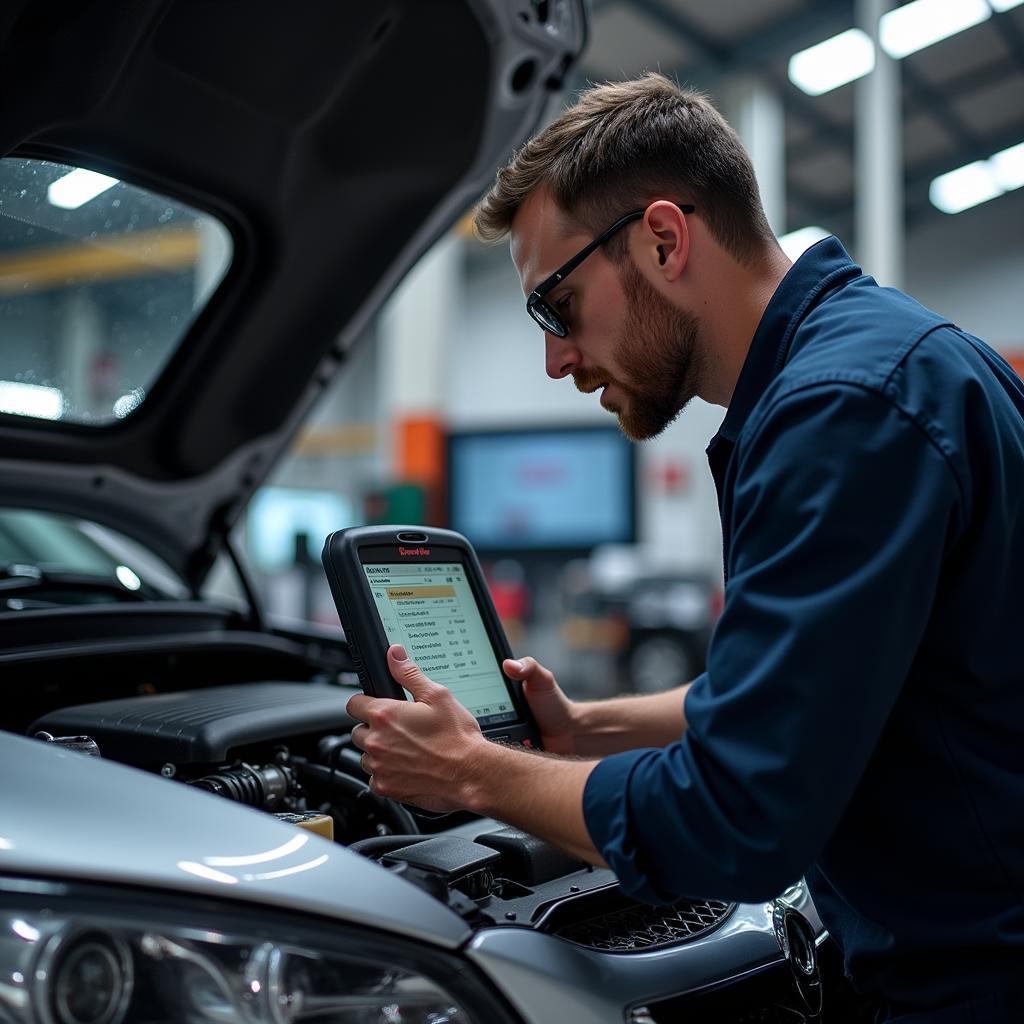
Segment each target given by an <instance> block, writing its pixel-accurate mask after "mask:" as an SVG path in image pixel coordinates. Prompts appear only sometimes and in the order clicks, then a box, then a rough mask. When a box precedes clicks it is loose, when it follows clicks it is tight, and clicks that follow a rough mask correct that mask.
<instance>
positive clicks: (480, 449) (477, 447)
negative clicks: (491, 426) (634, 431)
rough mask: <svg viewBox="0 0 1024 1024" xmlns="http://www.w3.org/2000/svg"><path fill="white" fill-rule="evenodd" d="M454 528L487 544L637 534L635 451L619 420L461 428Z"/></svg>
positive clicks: (534, 546)
mask: <svg viewBox="0 0 1024 1024" xmlns="http://www.w3.org/2000/svg"><path fill="white" fill-rule="evenodd" d="M449 485H450V502H449V516H450V525H451V528H452V529H453V530H457V531H458V532H459V533H462V534H465V535H466V536H467V537H468V538H469V540H470V541H471V542H472V543H473V545H474V546H475V547H476V548H477V549H478V550H482V551H529V550H537V551H553V550H561V551H585V550H589V549H590V548H593V547H594V546H596V545H598V544H625V543H630V542H632V541H633V540H634V539H635V527H634V503H635V494H634V488H635V484H634V451H633V447H632V445H631V444H630V443H629V441H627V440H626V438H625V437H623V436H622V434H621V433H620V432H619V431H618V429H616V428H594V429H562V430H557V429H552V430H543V431H516V432H502V433H480V434H461V435H454V436H452V438H451V439H450V442H449Z"/></svg>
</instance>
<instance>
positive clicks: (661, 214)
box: [641, 199, 690, 281]
mask: <svg viewBox="0 0 1024 1024" xmlns="http://www.w3.org/2000/svg"><path fill="white" fill-rule="evenodd" d="M643 225H644V231H643V238H642V243H641V244H642V245H643V247H644V252H643V253H642V254H641V256H642V258H643V259H644V260H645V262H649V263H650V265H651V267H650V269H652V270H653V271H654V272H655V273H657V274H659V275H660V276H661V277H663V278H664V279H665V280H666V281H674V280H676V278H678V277H679V275H680V274H682V272H683V271H684V270H685V269H686V262H687V260H688V259H689V258H690V232H689V230H688V229H687V226H686V215H685V214H684V213H683V211H682V210H680V209H679V207H678V206H676V204H675V203H670V202H669V201H668V200H667V199H658V200H656V201H655V202H653V203H651V205H650V206H648V207H647V209H646V210H645V211H644V220H643Z"/></svg>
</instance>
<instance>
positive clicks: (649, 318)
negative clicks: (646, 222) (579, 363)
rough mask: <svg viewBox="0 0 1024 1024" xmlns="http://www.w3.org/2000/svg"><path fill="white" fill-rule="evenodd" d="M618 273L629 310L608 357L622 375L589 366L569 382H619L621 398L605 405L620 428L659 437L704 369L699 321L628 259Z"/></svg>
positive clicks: (635, 436)
mask: <svg viewBox="0 0 1024 1024" xmlns="http://www.w3.org/2000/svg"><path fill="white" fill-rule="evenodd" d="M620 277H621V279H622V286H623V291H624V293H625V296H626V303H627V310H626V319H625V322H624V324H623V327H622V333H621V334H620V335H619V338H618V340H617V341H616V343H615V346H614V348H613V349H612V358H613V360H614V363H615V365H616V366H619V367H622V374H623V379H621V380H620V379H616V378H613V377H611V376H610V375H609V374H608V372H607V371H605V370H602V369H600V368H596V367H587V368H585V369H581V370H578V371H577V372H576V373H574V374H573V380H574V381H575V384H576V387H577V388H579V389H580V390H581V391H593V390H594V389H595V388H597V387H600V386H601V385H602V384H606V383H614V384H615V385H617V387H618V389H619V390H621V391H623V392H624V393H625V400H624V401H623V403H622V404H621V405H620V406H609V408H611V411H612V412H614V413H616V414H617V415H618V417H619V428H620V429H621V430H622V432H623V433H624V434H625V435H626V437H628V438H629V439H630V440H631V441H646V440H649V439H650V438H652V437H657V435H658V434H660V433H661V432H662V431H663V430H664V429H665V428H666V427H667V426H668V425H669V424H670V423H671V422H672V421H673V420H675V418H676V417H677V416H678V415H679V413H680V412H682V410H683V408H684V406H686V404H687V403H688V402H689V401H690V399H691V398H693V397H695V396H696V394H697V391H698V387H699V385H700V381H701V377H702V369H703V363H702V360H701V356H700V348H699V346H698V338H699V336H700V323H699V321H698V320H697V318H696V317H695V316H694V315H693V314H691V313H687V312H684V311H683V310H681V309H678V308H677V307H676V306H674V305H672V303H671V302H669V301H668V299H666V298H664V296H662V295H661V293H660V292H658V291H657V290H656V289H655V288H654V287H653V286H652V285H650V284H648V282H647V281H646V279H645V278H644V277H643V275H642V274H641V273H640V271H639V270H637V268H636V267H635V266H634V265H633V263H632V262H628V263H627V264H626V265H625V266H624V267H623V269H622V270H621V271H620Z"/></svg>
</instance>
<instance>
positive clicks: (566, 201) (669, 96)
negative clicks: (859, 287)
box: [474, 72, 775, 263]
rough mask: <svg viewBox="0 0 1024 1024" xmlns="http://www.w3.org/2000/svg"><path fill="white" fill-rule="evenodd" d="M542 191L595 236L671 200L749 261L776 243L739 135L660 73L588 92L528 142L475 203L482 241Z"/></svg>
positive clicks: (499, 233) (699, 97)
mask: <svg viewBox="0 0 1024 1024" xmlns="http://www.w3.org/2000/svg"><path fill="white" fill-rule="evenodd" d="M539 185H544V186H547V187H548V188H549V189H550V190H551V194H552V195H553V197H554V199H555V202H556V203H557V204H558V206H559V207H560V208H561V209H562V210H563V211H564V212H565V213H567V214H568V215H569V216H570V218H572V220H573V221H575V222H577V223H579V224H580V225H581V226H582V227H583V228H585V229H586V230H588V231H590V232H591V233H594V234H596V233H597V232H599V231H601V230H603V229H604V228H606V227H607V226H608V225H609V224H610V223H611V222H612V221H614V220H615V219H616V218H617V217H620V216H622V215H623V214H624V213H628V212H629V211H631V210H634V209H642V208H644V207H645V206H647V205H648V203H650V202H652V201H653V200H655V199H674V200H676V201H678V202H685V203H693V204H694V205H695V206H696V208H697V216H699V217H701V218H702V219H703V221H704V223H705V224H706V225H707V229H708V231H709V232H710V233H711V235H712V236H713V237H714V238H715V239H716V240H717V241H718V243H719V244H720V245H721V246H722V247H723V248H725V249H726V250H727V251H728V252H729V253H730V254H731V255H732V256H733V257H735V258H736V259H738V260H740V261H741V262H743V263H752V262H756V261H757V260H758V258H760V257H761V256H763V255H764V251H765V247H766V246H767V245H771V244H773V243H774V240H775V235H774V234H773V232H772V229H771V228H770V227H769V226H768V221H767V218H766V217H765V215H764V210H763V208H762V206H761V196H760V193H759V192H758V188H757V180H756V178H755V177H754V168H753V166H752V165H751V162H750V157H749V156H748V155H747V152H746V150H745V149H744V148H743V143H742V142H740V139H739V136H738V135H737V134H736V132H735V131H733V129H732V128H731V127H730V126H729V124H728V123H727V122H726V120H725V118H723V117H722V115H721V114H719V112H718V111H717V110H716V109H715V108H714V106H712V104H711V102H710V101H709V100H708V98H707V97H706V96H704V95H703V94H701V93H699V92H694V91H691V90H688V89H681V88H680V87H679V86H678V85H676V84H675V83H674V82H672V81H670V80H669V79H668V78H666V77H665V76H664V75H661V74H657V73H655V72H648V73H647V74H645V75H643V76H642V77H641V78H637V79H634V80H632V81H628V82H609V83H605V84H604V85H598V86H594V87H592V88H590V89H587V90H586V91H584V92H583V93H581V94H580V97H579V99H578V101H577V102H576V103H575V104H574V105H573V106H571V107H569V108H568V109H567V110H566V111H564V112H563V113H562V114H561V115H560V116H559V117H558V118H557V119H556V120H555V121H553V122H552V123H551V124H550V125H548V126H547V128H545V129H544V130H543V131H541V132H540V133H539V134H538V135H536V136H534V137H533V138H532V139H530V140H529V142H527V143H526V144H525V145H524V146H523V147H522V149H520V150H519V151H518V152H517V153H516V154H515V155H514V156H513V157H512V159H511V160H510V161H509V162H508V164H506V165H505V167H503V168H502V169H501V170H500V171H498V177H497V181H496V182H495V184H494V186H493V187H492V188H491V190H490V192H488V193H487V195H486V196H485V197H484V198H483V199H482V200H481V202H480V205H479V206H478V207H477V210H476V215H475V219H474V227H475V228H476V233H477V236H478V237H479V238H481V239H483V240H484V241H497V240H498V239H500V238H502V237H504V236H505V235H506V234H507V233H508V231H509V230H510V228H511V226H512V221H513V219H514V218H515V215H516V213H517V211H518V210H519V207H520V206H521V205H522V204H523V202H525V200H526V198H527V196H528V195H529V194H530V193H531V192H532V191H533V190H534V189H535V188H537V187H538V186H539ZM615 241H616V240H615V239H613V243H614V242H615ZM624 252H625V243H624V242H621V243H620V245H619V246H618V248H617V251H616V249H615V248H613V247H612V246H610V247H609V256H610V257H611V258H613V259H615V258H621V256H622V255H623V254H624Z"/></svg>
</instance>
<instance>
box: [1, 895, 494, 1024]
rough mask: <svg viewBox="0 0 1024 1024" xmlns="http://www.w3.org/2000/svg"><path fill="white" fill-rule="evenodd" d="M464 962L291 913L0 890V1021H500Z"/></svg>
mask: <svg viewBox="0 0 1024 1024" xmlns="http://www.w3.org/2000/svg"><path fill="white" fill-rule="evenodd" d="M511 1019H512V1018H511V1016H510V1015H509V1013H508V1010H507V1008H506V1007H505V1006H504V1005H503V1004H502V1003H501V1002H500V1001H499V1000H498V997H496V996H495V995H494V994H493V992H491V991H490V990H489V989H488V988H486V987H485V984H484V983H483V982H482V981H481V980H480V979H479V978H477V977H476V976H475V974H474V973H473V971H472V969H471V968H470V967H469V966H468V965H466V964H465V963H464V962H462V961H459V960H457V959H455V958H454V957H451V956H449V955H446V954H444V953H441V952H438V951H437V950H434V949H432V948H430V947H425V946H423V947H421V946H418V945H416V944H415V943H413V942H409V941H406V940H403V939H398V938H392V937H389V936H383V935H380V934H378V933H375V932H371V931H368V930H366V931H364V930H359V931H357V930H355V929H353V928H352V927H351V926H346V925H340V924H332V923H324V922H310V921H309V920H308V919H303V918H300V917H299V916H298V915H287V914H283V913H280V912H274V911H267V912H266V913H260V912H257V911H252V910H248V909H246V908H244V907H236V906H233V905H231V904H224V903H214V902H205V901H201V900H195V899H192V898H187V899H186V898H182V899H176V900H174V901H173V902H172V901H171V900H170V899H168V898H167V897H164V896H159V895H155V896H154V895H150V894H128V893H125V892H124V891H121V890H116V889H105V888H99V887H92V886H78V885H75V886H66V885H61V884H56V883H55V884H47V883H32V882H19V881H16V880H13V879H8V880H0V1022H2V1024H168V1022H175V1024H178V1022H181V1024H301V1022H303V1021H316V1024H473V1022H480V1021H487V1022H488V1024H490V1022H491V1021H510V1020H511Z"/></svg>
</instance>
